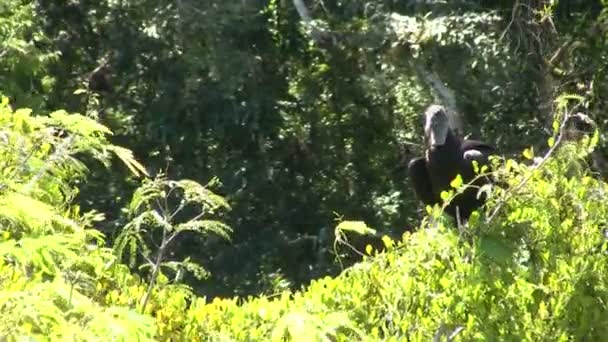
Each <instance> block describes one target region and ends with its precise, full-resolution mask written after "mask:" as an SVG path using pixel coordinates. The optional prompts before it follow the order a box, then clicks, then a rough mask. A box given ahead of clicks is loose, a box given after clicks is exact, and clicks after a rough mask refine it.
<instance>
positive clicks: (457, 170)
mask: <svg viewBox="0 0 608 342" xmlns="http://www.w3.org/2000/svg"><path fill="white" fill-rule="evenodd" d="M424 133H425V139H426V143H427V147H426V149H425V156H424V157H420V158H415V159H413V160H412V161H410V163H409V165H408V173H409V178H410V181H411V183H412V185H413V187H414V190H415V191H416V195H417V196H418V198H419V199H420V200H421V201H422V202H423V203H424V204H425V205H434V204H438V203H441V197H440V194H441V192H442V191H447V190H449V189H450V182H451V181H452V180H453V179H454V178H456V176H457V175H458V174H460V176H461V177H462V180H463V182H464V183H465V184H467V183H468V182H470V181H471V180H473V178H475V176H476V175H475V172H474V169H473V161H474V160H475V161H477V163H478V164H479V167H481V166H482V165H486V164H487V162H488V156H489V154H490V153H492V152H493V151H494V148H493V147H492V146H490V145H488V144H486V143H483V142H481V141H477V140H468V139H462V138H460V137H458V136H457V135H456V134H455V133H454V132H453V131H452V129H451V128H450V124H449V121H448V116H447V114H446V112H445V110H444V108H443V107H441V106H438V105H432V106H430V107H429V108H428V109H427V111H426V112H425V127H424ZM488 181H489V179H488V178H486V177H483V178H479V179H478V180H477V181H476V182H475V183H474V184H473V185H474V186H472V187H469V188H468V189H466V190H465V191H464V192H463V193H461V194H459V195H458V196H456V197H455V198H453V199H452V201H451V202H450V204H449V205H448V206H447V207H446V211H447V212H448V214H450V215H451V216H452V217H454V218H456V217H457V216H456V210H458V216H459V218H460V219H461V220H463V221H464V220H467V219H468V218H469V216H470V215H471V213H472V212H473V211H474V210H475V209H477V208H479V207H480V206H481V205H482V204H483V203H484V201H485V199H484V198H483V197H481V198H477V193H478V190H479V187H480V186H482V185H483V184H485V183H486V182H488Z"/></svg>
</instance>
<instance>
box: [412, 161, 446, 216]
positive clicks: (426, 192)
mask: <svg viewBox="0 0 608 342" xmlns="http://www.w3.org/2000/svg"><path fill="white" fill-rule="evenodd" d="M407 171H408V176H409V178H410V182H411V183H412V186H413V187H414V190H415V191H416V195H417V196H418V198H419V199H420V200H421V201H422V202H423V203H424V204H425V205H433V204H435V203H438V202H439V199H438V198H437V196H436V195H435V193H434V192H433V186H432V185H431V179H430V178H429V174H428V171H427V168H426V160H425V159H424V158H423V157H420V158H416V159H412V161H410V162H409V164H408V166H407Z"/></svg>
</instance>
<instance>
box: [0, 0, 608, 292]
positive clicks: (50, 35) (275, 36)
mask: <svg viewBox="0 0 608 342" xmlns="http://www.w3.org/2000/svg"><path fill="white" fill-rule="evenodd" d="M605 6H608V5H607V4H605V2H604V1H599V0H598V1H589V0H570V1H543V0H520V1H473V0H471V1H396V0H394V1H393V0H383V1H359V0H349V1H338V0H336V1H334V0H308V1H298V0H294V1H291V0H265V1H262V0H242V1H224V0H221V1H220V0H207V1H194V0H179V1H164V0H163V1H156V0H138V1H123V0H113V1H110V0H108V1H89V0H38V1H26V0H2V1H0V37H1V38H2V39H0V56H1V58H0V92H1V93H2V94H3V95H4V96H6V97H8V99H9V103H10V105H11V106H12V108H31V109H32V110H33V112H34V113H36V114H37V115H45V114H48V113H50V112H52V111H54V110H57V109H65V110H66V111H67V112H70V113H71V112H78V113H82V114H83V115H86V116H88V117H89V118H93V119H95V120H96V121H97V122H99V123H100V124H102V125H104V126H106V127H108V128H109V129H110V130H111V131H112V132H113V135H112V136H110V137H109V138H108V139H109V141H111V143H112V144H116V145H120V146H123V147H125V148H128V149H130V150H132V151H133V155H134V157H135V159H137V160H138V161H139V162H140V163H141V164H142V165H143V166H144V167H145V169H146V170H147V172H148V173H149V174H150V176H151V177H154V176H155V175H157V174H159V173H163V174H165V175H166V177H167V178H169V179H191V180H194V181H196V182H199V183H201V184H207V183H208V182H210V181H212V180H214V182H216V184H215V186H214V191H215V193H217V194H219V195H221V196H223V197H224V198H225V200H226V202H227V203H229V205H230V210H226V211H223V212H221V214H220V215H219V216H218V217H219V218H218V219H219V220H221V221H222V222H223V223H225V224H226V225H227V226H229V227H230V228H231V229H232V232H231V234H230V240H229V241H228V240H226V239H222V238H216V237H215V236H202V235H200V234H196V233H193V232H189V231H185V232H184V233H183V234H181V235H180V236H179V237H177V238H176V239H175V240H174V241H172V242H173V244H172V245H171V246H170V247H169V249H168V251H167V254H166V255H167V256H169V257H170V258H176V259H183V258H185V257H190V260H192V261H193V262H196V263H199V264H201V265H202V266H203V267H204V268H205V269H206V270H207V271H209V277H208V278H206V279H204V280H199V279H196V278H195V277H192V276H190V275H186V276H185V278H184V282H185V283H186V284H188V285H189V286H191V287H192V288H193V290H194V293H196V294H197V295H200V296H203V295H204V296H207V298H213V297H215V296H218V297H232V296H241V297H243V296H249V295H254V296H255V295H260V294H265V293H266V294H270V293H275V292H276V291H277V290H278V289H294V290H297V289H300V288H301V286H303V285H308V284H309V283H310V281H311V280H313V279H319V278H323V277H324V276H327V275H329V276H337V275H339V274H340V273H341V272H342V270H343V268H344V267H347V266H349V265H352V264H353V263H355V262H358V261H360V260H361V257H359V256H358V255H357V253H355V252H353V251H352V250H351V249H350V248H348V247H347V246H344V245H341V244H338V245H337V247H336V248H334V238H335V236H334V227H335V226H336V225H337V224H338V223H339V222H340V221H341V220H352V221H364V222H365V223H366V224H367V225H368V226H370V227H373V228H374V229H376V230H377V231H378V234H377V235H378V236H381V235H384V234H386V235H389V236H391V237H393V238H395V239H400V237H401V235H402V234H403V233H404V232H414V231H415V230H416V229H417V227H418V226H419V225H420V221H421V219H422V218H423V217H425V216H426V215H427V212H426V211H425V210H424V207H423V206H422V205H421V204H420V203H419V201H418V199H417V198H416V196H415V194H414V193H413V190H412V188H411V186H410V184H409V183H408V179H407V172H406V167H407V162H408V161H409V160H410V159H411V158H414V157H416V156H420V155H422V154H423V153H424V152H423V150H424V144H423V116H422V113H423V112H424V109H425V108H426V107H427V106H428V105H430V104H433V103H438V104H442V105H444V106H446V108H447V109H448V110H449V111H451V113H452V114H454V117H455V118H456V120H457V122H456V125H457V126H458V128H459V130H460V133H461V134H462V135H470V136H471V137H473V138H475V139H482V140H484V141H486V142H489V143H492V144H493V145H495V146H496V148H497V150H498V154H499V155H500V156H502V157H505V158H520V156H521V151H522V150H524V149H526V148H528V147H530V146H532V147H534V150H535V151H540V152H538V154H541V153H542V152H543V151H546V150H547V149H548V148H547V146H546V141H547V138H548V137H549V136H551V134H552V132H553V130H554V128H553V127H552V124H553V122H554V120H559V117H557V114H556V113H557V112H558V111H557V109H556V106H557V105H556V102H555V99H556V98H558V96H560V95H563V94H572V95H573V96H574V95H576V96H577V98H579V97H580V101H578V102H577V105H576V108H575V110H576V111H580V112H584V113H586V114H587V115H588V116H589V117H591V118H592V119H593V120H594V121H595V122H596V123H597V125H598V129H599V132H600V139H599V145H598V146H597V148H596V151H599V153H600V154H602V153H604V151H605V147H606V146H604V143H603V134H601V132H604V130H605V127H606V125H607V124H608V115H607V114H606V106H607V105H608V102H606V101H607V100H606V98H605V94H606V93H607V91H608V89H607V88H608V80H607V79H606V75H607V74H608V73H607V72H606V71H607V68H608V58H607V56H608V41H607V38H608V7H605ZM82 158H83V160H84V163H85V165H86V166H87V167H88V169H89V174H88V176H87V177H86V179H83V180H80V181H79V183H77V184H78V188H79V190H78V191H77V192H75V193H73V196H71V197H70V198H69V201H67V203H69V204H70V205H77V206H78V207H79V208H80V210H81V211H82V212H86V211H88V210H92V209H94V210H96V211H97V212H99V213H102V214H103V215H104V217H105V218H104V219H103V220H102V221H100V222H99V223H96V225H95V227H96V228H97V229H99V230H100V231H101V232H102V233H103V234H105V236H106V240H105V244H106V245H107V246H112V245H113V243H114V242H115V241H116V240H117V239H119V235H120V233H121V232H122V230H123V228H124V227H125V226H127V224H128V223H129V220H130V218H129V216H128V215H127V214H126V213H127V209H126V208H128V207H129V202H130V201H131V199H132V195H133V192H134V191H135V190H136V189H137V188H138V187H139V186H140V181H141V179H140V178H139V177H137V176H136V175H134V174H133V173H132V172H131V171H130V170H129V169H128V168H127V167H124V166H123V165H121V164H120V163H113V164H112V167H105V166H104V165H103V164H102V163H100V162H99V161H96V160H95V159H94V158H91V157H89V156H83V157H82ZM114 159H115V160H114V161H116V160H117V158H114ZM349 236H350V235H349ZM349 241H350V243H351V244H352V245H353V246H354V247H356V248H357V249H358V250H359V251H361V252H363V251H364V250H365V246H366V244H368V243H372V244H377V243H380V244H381V243H382V242H381V239H380V238H372V237H361V236H357V235H356V234H354V235H353V236H352V237H351V240H349ZM379 241H380V242H379ZM157 247H158V246H157ZM336 252H337V253H338V254H340V255H341V262H342V264H341V263H340V262H337V261H336ZM138 262H139V263H141V262H142V260H138ZM133 270H134V272H143V273H142V274H145V271H142V270H141V269H136V268H133Z"/></svg>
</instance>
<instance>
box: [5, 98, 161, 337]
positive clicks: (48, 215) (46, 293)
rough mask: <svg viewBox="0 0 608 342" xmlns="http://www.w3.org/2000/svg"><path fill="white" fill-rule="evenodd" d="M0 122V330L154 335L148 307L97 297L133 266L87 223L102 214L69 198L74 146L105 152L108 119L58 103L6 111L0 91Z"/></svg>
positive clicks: (80, 168)
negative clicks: (48, 108)
mask: <svg viewBox="0 0 608 342" xmlns="http://www.w3.org/2000/svg"><path fill="white" fill-rule="evenodd" d="M0 132H1V134H2V144H1V145H0V156H2V163H3V167H2V170H3V173H2V175H1V176H0V184H1V186H2V190H1V191H0V205H1V209H0V222H1V226H2V228H0V233H1V236H2V238H1V240H0V254H1V258H0V289H1V290H0V312H1V314H0V315H1V319H0V321H1V322H0V336H2V337H3V338H9V340H21V339H26V338H35V339H40V340H56V339H62V340H63V339H69V340H78V341H80V340H82V341H84V340H91V339H98V338H114V339H118V340H130V339H140V340H147V339H151V338H152V337H153V335H154V333H155V327H154V325H153V321H152V320H151V319H150V318H149V317H145V316H140V315H138V314H136V313H135V312H134V311H132V310H131V309H130V308H129V307H127V306H118V305H116V306H115V305H103V303H102V302H103V301H100V298H101V297H103V293H104V291H106V290H107V289H108V281H109V280H110V279H114V281H116V280H117V279H121V278H123V279H124V278H125V277H131V276H130V275H129V274H128V273H125V272H124V270H121V268H120V267H117V263H116V258H115V257H114V255H113V254H112V251H111V250H110V249H108V248H105V247H103V235H102V234H101V233H100V232H99V231H97V230H95V229H93V228H92V224H93V223H94V222H96V221H99V220H100V219H101V218H102V217H100V215H98V214H96V213H95V212H91V213H87V214H80V213H79V209H78V207H73V206H71V205H70V204H69V202H70V201H71V199H72V196H73V194H74V193H75V192H76V191H77V189H76V188H75V187H74V185H73V184H74V182H75V181H77V180H79V179H82V177H83V176H84V174H85V172H86V166H85V165H84V164H83V163H82V162H80V161H79V160H78V159H77V158H76V156H77V155H82V154H89V155H92V156H94V157H95V158H98V159H99V160H101V161H103V162H106V161H107V160H108V153H109V151H110V150H111V148H112V145H110V144H109V143H108V142H107V140H106V135H107V134H108V133H110V132H109V131H108V129H107V128H106V127H104V126H102V125H99V124H98V123H96V122H95V121H93V120H91V119H88V118H86V117H84V116H81V115H78V114H68V113H66V112H63V111H58V112H54V113H52V114H51V115H49V116H38V117H35V116H32V115H31V111H30V110H26V109H21V110H16V111H13V110H12V109H11V108H10V107H9V105H8V102H7V100H6V98H4V99H3V101H2V103H1V105H0ZM100 296H101V297H100Z"/></svg>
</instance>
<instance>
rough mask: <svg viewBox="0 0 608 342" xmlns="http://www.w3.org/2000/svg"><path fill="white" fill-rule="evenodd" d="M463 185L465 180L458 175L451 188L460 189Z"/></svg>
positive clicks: (451, 183)
mask: <svg viewBox="0 0 608 342" xmlns="http://www.w3.org/2000/svg"><path fill="white" fill-rule="evenodd" d="M462 184H463V180H462V176H460V175H456V177H455V178H454V179H452V181H451V182H450V186H451V187H452V188H454V189H458V188H460V187H461V186H462Z"/></svg>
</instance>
